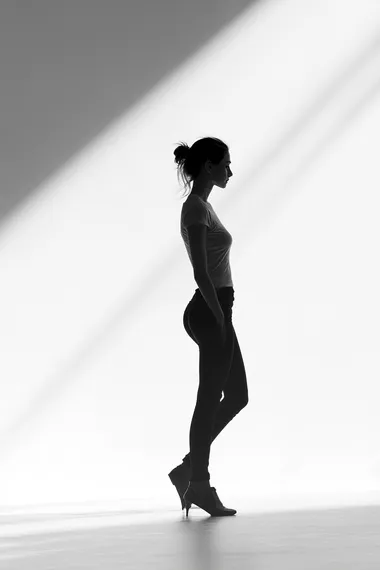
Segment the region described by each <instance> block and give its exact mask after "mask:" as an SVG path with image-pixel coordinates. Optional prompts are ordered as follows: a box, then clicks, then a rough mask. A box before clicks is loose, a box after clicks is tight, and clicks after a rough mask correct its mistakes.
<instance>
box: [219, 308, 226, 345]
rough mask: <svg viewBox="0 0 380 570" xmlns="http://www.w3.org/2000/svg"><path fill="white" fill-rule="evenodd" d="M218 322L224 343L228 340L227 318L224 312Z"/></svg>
mask: <svg viewBox="0 0 380 570" xmlns="http://www.w3.org/2000/svg"><path fill="white" fill-rule="evenodd" d="M217 323H218V326H219V327H220V329H221V334H222V341H223V344H225V342H226V340H227V329H226V319H225V317H224V314H223V313H222V315H220V317H218V319H217Z"/></svg>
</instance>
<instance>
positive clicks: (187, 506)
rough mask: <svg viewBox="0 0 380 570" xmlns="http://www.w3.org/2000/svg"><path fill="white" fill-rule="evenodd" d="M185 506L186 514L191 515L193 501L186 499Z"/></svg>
mask: <svg viewBox="0 0 380 570" xmlns="http://www.w3.org/2000/svg"><path fill="white" fill-rule="evenodd" d="M185 507H186V516H187V517H188V516H189V509H190V507H191V503H190V501H185Z"/></svg>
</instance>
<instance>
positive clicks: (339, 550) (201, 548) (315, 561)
mask: <svg viewBox="0 0 380 570" xmlns="http://www.w3.org/2000/svg"><path fill="white" fill-rule="evenodd" d="M0 568H1V569H2V570H3V569H4V570H26V569H28V570H30V569H31V568H33V570H70V569H78V570H79V569H91V570H98V569H102V570H119V569H120V570H121V569H122V570H127V569H129V568H131V569H132V568H133V569H134V570H143V569H147V568H152V569H153V568H154V569H155V570H160V569H162V570H171V569H173V570H174V569H175V570H181V569H189V570H190V569H191V570H213V569H215V570H229V569H239V570H245V569H247V570H248V569H249V570H317V569H318V570H327V569H328V570H330V569H331V570H351V569H352V570H379V569H380V507H379V506H373V507H367V506H366V507H346V508H343V509H330V510H309V511H293V512H281V513H265V514H257V513H250V512H244V513H242V512H238V513H237V515H236V516H233V517H221V518H219V517H210V516H209V515H208V514H207V513H205V512H204V511H203V510H201V509H197V508H192V509H191V510H190V513H189V518H188V519H186V516H185V514H184V512H183V513H181V511H180V510H176V511H161V512H158V511H157V512H152V513H148V512H144V513H138V512H134V513H128V512H113V513H92V514H91V515H89V514H86V515H75V516H74V515H59V516H58V515H40V516H34V517H33V516H23V517H20V516H0Z"/></svg>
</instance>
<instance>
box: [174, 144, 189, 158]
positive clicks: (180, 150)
mask: <svg viewBox="0 0 380 570" xmlns="http://www.w3.org/2000/svg"><path fill="white" fill-rule="evenodd" d="M189 152H190V148H189V147H188V145H187V144H182V145H180V146H178V147H177V148H176V149H175V151H174V154H175V157H176V159H177V160H184V159H185V158H187V156H188V154H189Z"/></svg>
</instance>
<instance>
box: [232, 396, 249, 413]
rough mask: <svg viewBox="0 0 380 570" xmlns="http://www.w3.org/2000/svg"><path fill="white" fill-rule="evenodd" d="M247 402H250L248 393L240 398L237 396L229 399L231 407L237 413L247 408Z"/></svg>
mask: <svg viewBox="0 0 380 570" xmlns="http://www.w3.org/2000/svg"><path fill="white" fill-rule="evenodd" d="M247 404H248V395H246V396H244V397H240V398H236V397H235V398H230V399H229V405H230V408H231V409H233V411H234V413H235V414H238V413H239V412H240V410H242V409H243V408H245V406H246V405H247Z"/></svg>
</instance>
